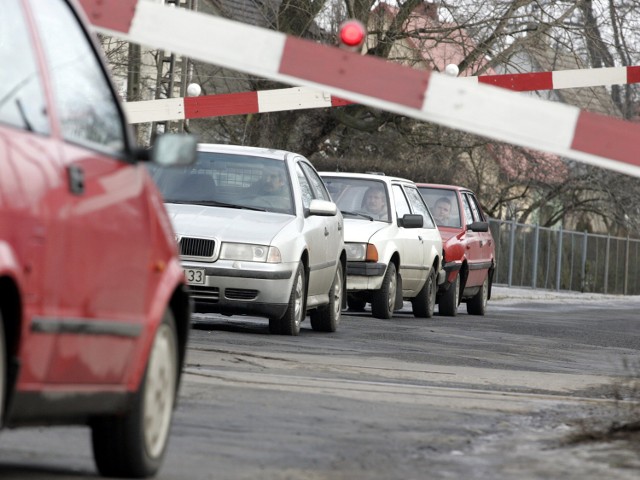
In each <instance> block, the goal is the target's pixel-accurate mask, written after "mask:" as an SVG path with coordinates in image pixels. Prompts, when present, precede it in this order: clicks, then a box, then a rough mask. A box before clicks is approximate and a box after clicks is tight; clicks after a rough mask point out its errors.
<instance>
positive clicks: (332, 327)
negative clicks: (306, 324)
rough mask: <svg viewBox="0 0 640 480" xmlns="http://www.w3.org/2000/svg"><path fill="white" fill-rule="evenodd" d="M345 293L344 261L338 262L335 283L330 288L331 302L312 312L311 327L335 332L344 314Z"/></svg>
mask: <svg viewBox="0 0 640 480" xmlns="http://www.w3.org/2000/svg"><path fill="white" fill-rule="evenodd" d="M343 295H344V278H343V276H342V263H340V262H338V268H336V273H335V276H334V277H333V283H332V284H331V289H330V290H329V304H328V305H326V306H324V307H320V308H318V309H316V310H315V311H314V312H311V315H310V318H311V328H313V329H314V330H316V331H318V332H335V331H336V330H337V329H338V325H340V318H341V316H342V296H343Z"/></svg>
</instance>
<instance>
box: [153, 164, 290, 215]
mask: <svg viewBox="0 0 640 480" xmlns="http://www.w3.org/2000/svg"><path fill="white" fill-rule="evenodd" d="M149 170H150V171H151V175H152V177H153V179H154V181H155V182H156V184H157V185H158V188H159V189H160V192H161V193H162V196H163V198H164V201H165V202H166V203H192V204H198V205H208V206H217V207H224V208H246V209H250V210H262V211H268V212H277V213H287V214H293V213H294V203H293V200H292V197H291V192H292V189H291V179H290V177H289V175H288V173H287V169H286V164H285V162H283V161H281V160H275V159H271V158H263V157H256V156H250V155H241V154H232V153H219V152H198V158H197V160H196V162H195V163H194V164H193V165H190V166H188V167H185V168H176V167H158V166H155V165H150V166H149Z"/></svg>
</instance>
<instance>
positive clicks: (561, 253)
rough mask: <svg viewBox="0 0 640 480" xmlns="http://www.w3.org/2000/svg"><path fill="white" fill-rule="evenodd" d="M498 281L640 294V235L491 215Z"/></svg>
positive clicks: (552, 287) (497, 282)
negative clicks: (614, 234) (550, 225)
mask: <svg viewBox="0 0 640 480" xmlns="http://www.w3.org/2000/svg"><path fill="white" fill-rule="evenodd" d="M489 224H490V228H491V233H492V235H493V238H494V241H495V244H496V265H497V268H496V272H495V275H494V279H493V282H494V283H495V284H501V285H507V286H509V287H529V288H540V289H547V290H557V291H560V290H569V291H580V292H593V293H608V294H620V295H639V294H640V275H639V273H640V240H638V239H632V238H628V237H627V238H624V237H612V236H610V235H599V234H593V233H586V232H576V231H571V230H563V229H562V228H546V227H541V226H539V225H528V224H522V223H517V222H516V221H505V220H495V219H491V220H490V221H489Z"/></svg>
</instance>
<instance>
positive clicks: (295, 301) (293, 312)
mask: <svg viewBox="0 0 640 480" xmlns="http://www.w3.org/2000/svg"><path fill="white" fill-rule="evenodd" d="M306 297H307V291H306V282H305V275H304V267H303V265H302V263H299V264H298V270H296V276H295V278H294V279H293V286H292V287H291V293H290V294H289V304H288V306H287V311H286V312H285V313H284V315H283V316H282V318H270V319H269V332H271V333H275V334H280V335H294V336H295V335H299V334H300V324H301V323H302V320H304V317H305V316H306V311H305V305H304V304H305V300H306Z"/></svg>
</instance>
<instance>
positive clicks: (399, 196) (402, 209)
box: [391, 185, 411, 218]
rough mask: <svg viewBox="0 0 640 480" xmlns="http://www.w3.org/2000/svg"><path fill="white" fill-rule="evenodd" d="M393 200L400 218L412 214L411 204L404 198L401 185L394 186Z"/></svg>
mask: <svg viewBox="0 0 640 480" xmlns="http://www.w3.org/2000/svg"><path fill="white" fill-rule="evenodd" d="M391 188H392V191H393V200H394V201H395V204H396V215H397V217H398V218H402V217H403V216H404V215H406V214H407V213H411V208H409V202H408V201H407V197H405V196H404V192H403V191H402V187H401V186H400V185H393V186H392V187H391Z"/></svg>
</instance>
